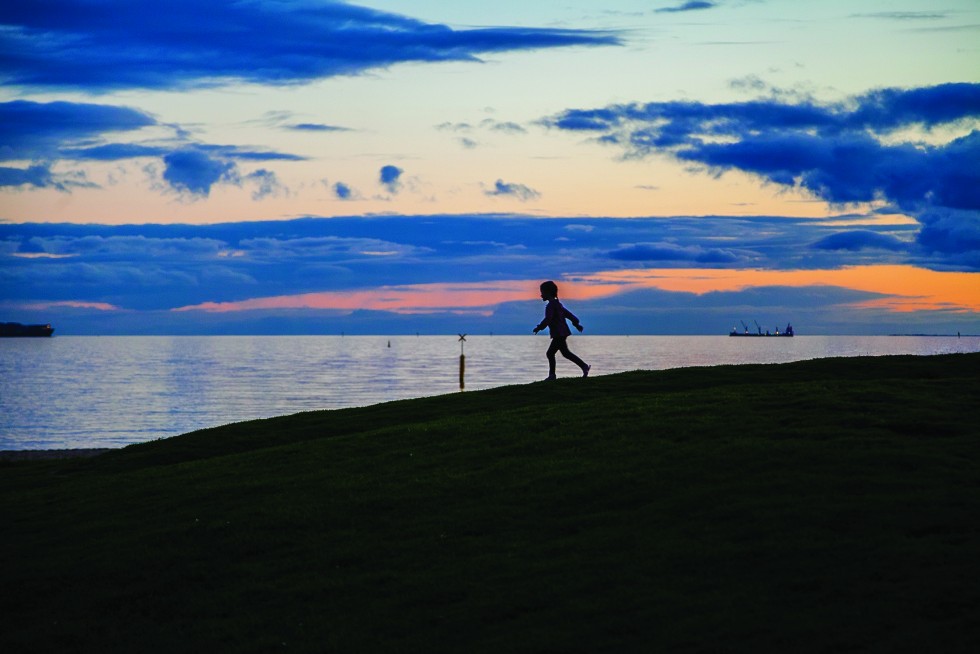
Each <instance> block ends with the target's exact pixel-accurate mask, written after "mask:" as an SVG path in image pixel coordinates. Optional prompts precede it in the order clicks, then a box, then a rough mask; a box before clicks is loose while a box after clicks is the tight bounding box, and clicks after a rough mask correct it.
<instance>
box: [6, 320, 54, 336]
mask: <svg viewBox="0 0 980 654" xmlns="http://www.w3.org/2000/svg"><path fill="white" fill-rule="evenodd" d="M53 333H54V327H52V326H51V325H50V323H49V324H47V325H22V324H21V323H19V322H0V337H16V336H51V334H53Z"/></svg>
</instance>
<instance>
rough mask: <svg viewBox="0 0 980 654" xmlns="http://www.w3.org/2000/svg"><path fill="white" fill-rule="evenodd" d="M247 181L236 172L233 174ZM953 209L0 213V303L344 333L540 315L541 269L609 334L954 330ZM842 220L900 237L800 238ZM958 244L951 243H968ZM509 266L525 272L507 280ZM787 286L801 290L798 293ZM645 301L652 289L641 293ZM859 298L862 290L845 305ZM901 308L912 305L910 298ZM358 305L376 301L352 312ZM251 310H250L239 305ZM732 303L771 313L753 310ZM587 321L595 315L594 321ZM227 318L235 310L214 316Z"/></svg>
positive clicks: (137, 322) (507, 326)
mask: <svg viewBox="0 0 980 654" xmlns="http://www.w3.org/2000/svg"><path fill="white" fill-rule="evenodd" d="M250 183H252V182H249V181H248V180H246V179H245V178H244V177H243V179H242V184H243V185H247V184H250ZM957 218H958V217H956V216H953V217H949V216H946V215H944V214H943V215H940V214H938V213H937V214H936V215H935V216H934V217H933V219H934V220H935V222H936V225H935V226H936V228H937V231H936V232H935V240H929V247H927V245H926V244H925V243H919V242H916V241H915V240H914V239H913V238H912V237H913V235H914V227H915V226H914V225H907V224H895V223H894V222H891V223H889V222H887V221H885V220H883V219H882V217H881V216H875V215H870V214H867V215H857V214H855V215H845V216H839V217H837V219H835V220H813V219H804V218H787V217H782V216H749V217H746V216H699V217H696V218H683V217H675V218H671V217H656V218H639V217H637V218H628V219H619V218H581V217H578V218H575V217H568V218H562V219H557V220H541V219H540V218H535V217H532V216H522V215H514V214H501V215H490V216H481V215H477V216H467V215H457V216H449V215H433V216H424V215H415V216H384V215H372V216H363V215H359V216H350V217H334V218H304V219H294V220H282V221H255V222H252V221H243V222H235V223H217V224H207V225H188V224H157V225H153V224H135V225H99V224H51V223H38V224H31V223H2V222H0V298H3V300H2V301H0V302H5V303H7V306H14V305H15V304H16V305H17V306H22V305H27V304H38V303H52V302H75V303H105V304H110V305H112V306H114V307H118V308H119V309H120V311H122V312H125V313H126V315H128V316H131V317H132V320H131V321H130V322H129V323H127V324H128V325H130V327H127V329H129V330H130V331H129V333H146V332H147V331H149V330H159V331H158V333H167V331H166V330H167V329H170V328H171V327H166V328H165V327H162V326H161V325H164V324H166V325H172V323H169V322H162V323H161V322H157V320H156V318H157V316H158V315H159V313H157V314H150V313H147V312H165V313H167V314H168V315H170V314H171V310H172V309H174V308H179V307H198V308H201V309H204V308H211V309H214V310H219V309H224V310H226V313H229V314H230V313H233V311H234V310H244V309H250V310H251V311H253V312H259V311H267V312H268V313H267V314H264V315H266V316H267V317H268V319H269V321H271V323H274V324H270V325H266V326H264V327H262V329H270V330H272V331H275V330H276V329H277V327H276V326H275V325H278V324H281V323H280V322H277V321H276V317H277V316H278V317H279V318H280V319H281V320H293V319H295V320H296V321H297V322H296V324H297V325H299V324H300V322H304V321H305V324H306V326H305V327H297V328H298V329H300V330H301V331H302V330H303V329H305V330H307V331H309V330H311V329H312V330H314V331H315V330H318V329H328V330H336V332H339V331H341V330H343V329H345V328H346V329H348V333H352V332H353V327H345V325H347V326H352V325H354V324H358V325H361V326H362V327H363V329H364V330H365V331H367V332H368V333H378V330H381V329H382V326H384V325H395V323H391V322H386V321H388V320H389V319H390V318H391V317H392V316H393V315H403V316H408V315H434V314H435V313H437V312H444V313H445V316H446V317H450V316H452V315H455V314H453V313H452V312H457V311H465V312H468V313H467V314H466V315H468V316H470V317H472V316H474V315H481V316H482V315H484V314H486V320H487V322H486V323H482V322H481V323H478V326H477V325H470V326H467V325H465V324H463V323H465V322H466V321H461V322H444V321H443V322H440V321H438V320H433V321H431V322H430V323H426V325H429V327H425V328H422V329H423V330H425V329H429V330H435V331H440V330H443V331H451V329H450V327H453V328H455V327H456V326H459V327H460V329H461V330H464V331H471V333H472V332H473V331H474V330H475V329H485V330H486V331H495V332H497V333H518V332H523V331H524V330H525V329H526V328H525V327H524V326H523V325H525V324H526V323H527V321H528V316H529V315H531V323H532V324H533V322H534V321H536V320H538V319H540V316H538V315H537V314H538V311H539V307H540V303H538V302H536V301H535V297H536V293H535V289H536V287H537V284H538V283H540V281H541V280H542V279H556V280H557V281H558V282H559V284H560V286H561V288H562V296H563V297H566V296H567V297H568V298H569V299H574V300H575V302H576V306H578V304H579V303H582V302H585V301H588V300H589V299H590V298H592V299H594V300H596V301H595V302H594V303H593V304H592V305H591V306H589V307H588V315H595V316H596V318H597V319H598V318H599V317H602V320H603V321H605V324H606V325H607V327H606V330H607V332H606V333H623V330H624V329H626V327H625V326H624V325H630V327H629V329H631V330H633V331H634V333H636V332H647V333H648V332H649V330H651V329H652V330H654V331H663V330H665V329H672V328H673V326H674V325H676V324H678V321H679V320H681V318H680V317H679V314H678V315H675V314H674V313H673V312H672V309H673V308H680V309H682V310H683V312H684V314H683V315H684V316H686V317H685V320H687V319H690V322H689V323H684V324H689V325H693V326H695V327H696V330H698V331H696V333H704V331H705V330H708V331H712V330H714V331H716V332H718V333H723V331H724V330H726V329H727V328H730V327H731V321H732V320H734V319H736V318H737V317H738V316H740V315H744V314H743V312H744V310H745V307H746V306H778V308H780V310H779V311H775V310H774V311H773V313H774V314H776V315H775V316H774V319H775V318H778V319H779V320H787V319H791V320H793V323H794V325H797V326H798V328H801V329H802V328H803V327H804V326H805V327H806V329H804V331H803V333H817V332H818V330H819V329H822V330H823V332H822V333H827V332H828V330H829V331H832V329H830V328H825V327H818V325H827V324H828V323H827V321H833V320H837V319H839V318H840V316H842V315H847V316H849V318H848V320H852V321H855V324H858V323H860V324H861V325H863V326H862V327H861V330H862V332H866V331H868V330H870V331H872V332H877V333H882V330H883V329H888V330H891V331H902V330H903V329H907V327H905V328H902V327H900V326H899V327H892V326H889V327H887V328H885V327H882V325H883V324H885V323H884V322H883V321H882V320H879V318H881V317H883V316H885V317H887V316H888V315H893V316H895V317H894V318H893V319H890V320H891V322H890V323H889V325H896V324H898V323H900V322H901V321H906V320H916V321H920V323H921V322H923V321H929V320H935V319H936V318H930V315H931V316H936V315H939V314H940V313H941V314H943V315H954V314H955V315H957V316H960V317H959V318H957V320H959V323H957V324H959V325H961V326H962V327H957V329H960V328H962V329H963V330H964V333H967V331H966V330H968V329H970V327H969V324H970V321H972V324H976V319H977V315H980V306H978V296H977V292H976V284H977V279H976V278H977V274H976V273H966V272H954V271H951V270H950V264H949V262H950V260H951V259H950V255H948V254H944V253H941V254H939V255H933V254H931V253H932V252H933V249H932V248H933V247H935V248H948V247H950V246H948V245H944V243H943V240H942V239H943V238H944V237H945V236H946V235H948V234H949V228H950V226H951V225H952V226H957V227H962V225H963V223H962V222H960V221H959V220H957ZM945 220H952V221H953V222H952V223H951V224H945V223H944V222H943V221H945ZM847 231H852V232H860V231H866V232H871V233H876V234H882V235H888V236H890V237H894V238H895V239H902V240H904V241H905V242H906V243H907V246H908V247H907V248H905V249H894V250H893V249H881V248H878V247H862V248H861V249H857V250H855V249H837V250H828V249H821V248H816V247H812V245H813V244H814V243H819V242H820V241H821V240H823V239H825V238H826V237H829V236H832V235H835V234H839V233H842V232H844V233H846V232H847ZM930 234H932V232H930ZM841 238H842V241H839V242H838V243H837V244H836V245H846V244H847V241H848V240H850V241H852V242H855V243H856V242H863V243H865V244H874V243H876V242H884V241H881V239H877V238H876V237H875V236H871V235H865V236H860V235H854V236H850V237H846V238H845V237H841ZM967 238H973V239H974V242H975V243H976V242H980V234H978V233H977V232H968V231H967V232H958V233H956V234H954V239H955V240H956V242H960V241H963V240H965V239H967ZM826 244H830V245H834V242H833V240H828V241H827V242H826ZM958 256H959V257H960V258H961V259H962V260H966V259H967V257H968V253H963V254H960V255H958ZM925 265H935V267H936V268H937V270H928V269H926V268H925V267H924V266H925ZM963 265H964V266H965V264H963ZM630 269H633V270H630ZM569 271H575V272H574V273H573V274H570V273H569ZM487 282H490V283H487ZM525 282H526V284H527V289H526V290H522V289H524V286H522V285H521V284H523V283H525ZM630 289H634V290H635V291H637V292H639V291H644V289H646V290H650V291H656V292H658V293H660V295H655V296H650V295H647V296H644V297H645V300H646V304H642V303H641V304H636V303H634V302H632V301H631V300H630V298H631V297H634V296H632V295H628V293H629V292H630ZM779 289H783V290H779ZM822 289H823V290H822ZM502 291H506V293H502ZM636 297H639V296H636ZM800 297H806V298H807V299H808V300H810V301H812V306H811V305H808V306H807V307H806V309H805V310H804V309H800V308H799V307H800V306H801V303H802V301H799V300H798V298H800ZM358 298H359V299H358ZM794 298H796V299H794ZM599 299H601V302H600V301H599ZM651 300H652V301H655V302H656V304H655V305H650V304H649V301H651ZM636 301H637V302H640V300H639V299H637V300H636ZM511 302H514V303H517V304H515V305H510V304H508V303H511ZM858 302H861V303H864V304H863V305H862V306H861V307H858V306H856V305H855V303H858ZM64 306H66V307H67V306H68V305H64ZM345 307H346V308H345ZM495 307H496V308H495ZM783 307H789V308H788V309H786V310H785V311H783V309H782V308H783ZM913 309H914V310H916V311H918V312H920V313H919V314H918V315H915V316H913V315H911V314H909V313H908V311H910V310H913ZM365 310H371V311H373V312H374V313H372V314H371V315H370V316H365V315H363V314H358V313H357V312H358V311H362V312H363V311H365ZM302 311H309V312H317V311H335V312H341V313H344V314H345V315H347V314H349V316H350V319H349V320H348V321H347V322H340V323H337V322H333V320H334V317H336V316H338V315H340V313H335V314H330V315H331V316H334V317H331V318H330V319H329V321H328V322H324V320H326V318H325V317H324V314H317V313H306V314H302V313H296V312H302ZM351 311H353V312H354V313H350V312H351ZM393 312H397V313H393ZM970 312H972V313H970ZM193 313H201V314H203V313H205V312H203V311H200V312H191V311H184V312H180V313H178V314H173V315H180V316H185V318H184V320H185V321H186V322H185V323H182V324H183V326H182V327H180V329H182V330H185V331H187V332H193V331H194V330H195V329H197V330H202V329H205V327H203V325H206V321H204V322H201V321H203V320H204V319H203V318H202V319H200V320H198V319H197V318H194V317H193V316H192V315H189V314H193ZM208 315H212V314H208ZM258 315H259V314H258V313H252V314H250V315H249V320H250V321H251V320H252V319H253V318H256V317H257V316H258ZM356 315H359V316H360V317H357V318H356ZM745 317H746V318H750V317H755V318H757V319H759V320H760V321H761V322H762V323H763V324H766V325H769V323H770V322H771V320H770V319H769V318H766V317H765V316H764V315H763V313H761V312H760V313H758V314H756V315H754V316H752V315H749V316H745ZM42 318H43V321H44V322H53V323H63V324H65V325H66V326H67V324H68V323H71V324H72V325H73V326H74V325H78V323H75V322H74V318H75V314H71V313H68V312H66V311H61V310H57V308H53V309H51V311H50V312H49V314H48V315H46V316H41V317H39V318H38V320H39V321H40V320H41V319H42ZM355 318H356V319H355ZM498 318H499V319H498ZM504 318H506V320H504ZM345 320H347V319H345ZM372 320H373V322H371V321H372ZM820 321H823V322H820ZM862 321H863V322H862ZM798 323H799V324H798ZM415 324H418V323H414V322H399V323H397V327H392V328H397V330H398V333H406V332H411V333H414V332H415V331H416V330H417V329H419V328H418V327H415V326H414V325H415ZM588 324H589V325H592V326H594V327H596V328H599V327H600V324H601V323H600V322H596V321H595V320H591V321H589V322H588ZM783 324H785V323H783ZM917 324H918V323H917ZM932 324H936V323H932ZM943 324H946V323H943ZM311 325H317V326H316V327H311ZM324 325H330V326H329V327H324ZM698 325H700V327H698ZM782 326H783V325H782V324H781V325H780V327H782ZM229 328H230V329H242V328H243V327H241V326H240V325H239V326H237V327H235V326H233V325H232V324H231V323H229ZM73 329H75V327H73ZM78 329H82V328H81V327H78ZM85 329H87V330H88V333H100V332H104V330H105V329H107V327H106V325H105V324H103V323H100V322H98V321H97V320H93V321H92V322H91V323H88V326H87V327H86V328H85ZM256 329H258V328H257V327H256ZM590 329H591V327H590ZM929 329H937V328H929ZM688 331H690V329H689V330H688ZM954 332H955V329H954ZM62 333H64V332H62ZM196 333H201V332H200V331H197V332H196ZM851 333H854V332H851ZM886 333H887V332H886Z"/></svg>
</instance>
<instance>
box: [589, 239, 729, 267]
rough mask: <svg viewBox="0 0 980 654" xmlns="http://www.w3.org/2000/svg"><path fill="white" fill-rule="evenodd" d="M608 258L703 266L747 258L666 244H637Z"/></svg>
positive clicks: (721, 251) (691, 246) (710, 249)
mask: <svg viewBox="0 0 980 654" xmlns="http://www.w3.org/2000/svg"><path fill="white" fill-rule="evenodd" d="M608 256H609V258H610V259H616V260H619V261H658V262H663V261H675V262H695V263H701V264H731V263H736V262H738V261H740V260H742V259H745V258H746V257H741V256H739V255H738V254H737V253H735V252H733V251H732V250H726V249H721V248H705V247H703V246H700V245H689V246H683V245H678V244H676V243H664V242H660V243H635V244H633V245H630V246H627V247H622V248H618V249H616V250H612V251H611V252H609V254H608Z"/></svg>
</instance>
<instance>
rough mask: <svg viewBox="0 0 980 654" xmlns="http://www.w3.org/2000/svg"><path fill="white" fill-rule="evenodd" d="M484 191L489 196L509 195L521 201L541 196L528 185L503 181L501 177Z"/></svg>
mask: <svg viewBox="0 0 980 654" xmlns="http://www.w3.org/2000/svg"><path fill="white" fill-rule="evenodd" d="M484 193H485V194H486V195H488V196H490V197H500V196H510V197H513V198H517V199H518V200H520V201H521V202H526V201H527V200H536V199H537V198H539V197H541V194H540V193H538V192H537V191H535V190H534V189H533V188H531V187H530V186H525V185H524V184H516V183H512V182H505V181H504V180H502V179H498V180H497V181H496V182H494V185H493V188H491V189H488V190H486V191H484Z"/></svg>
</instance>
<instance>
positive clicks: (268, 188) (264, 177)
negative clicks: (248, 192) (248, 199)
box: [244, 168, 288, 200]
mask: <svg viewBox="0 0 980 654" xmlns="http://www.w3.org/2000/svg"><path fill="white" fill-rule="evenodd" d="M244 179H245V180H246V181H248V182H252V183H254V184H255V185H256V189H255V190H254V191H252V199H253V200H263V199H265V198H267V197H269V196H272V195H280V194H283V193H288V190H287V189H286V187H285V186H283V185H282V183H281V182H280V181H279V178H278V177H276V174H275V173H274V172H272V171H271V170H266V169H265V168H260V169H259V170H256V171H255V172H253V173H249V174H248V175H245V177H244Z"/></svg>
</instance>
